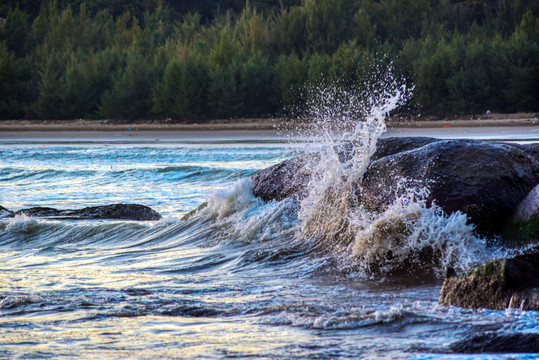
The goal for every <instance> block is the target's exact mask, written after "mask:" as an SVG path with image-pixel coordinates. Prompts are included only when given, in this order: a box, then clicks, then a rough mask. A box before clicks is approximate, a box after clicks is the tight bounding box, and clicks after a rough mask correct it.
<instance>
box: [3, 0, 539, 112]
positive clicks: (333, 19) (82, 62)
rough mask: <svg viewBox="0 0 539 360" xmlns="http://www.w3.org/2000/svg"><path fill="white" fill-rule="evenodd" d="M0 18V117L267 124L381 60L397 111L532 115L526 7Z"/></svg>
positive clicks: (359, 3) (452, 0) (150, 3)
mask: <svg viewBox="0 0 539 360" xmlns="http://www.w3.org/2000/svg"><path fill="white" fill-rule="evenodd" d="M0 17H2V18H3V19H2V21H1V23H0V44H1V46H0V62H1V64H0V77H1V78H2V84H1V85H0V87H1V90H0V92H1V95H2V98H1V99H0V104H1V105H0V106H1V108H0V110H1V111H0V117H1V118H13V117H37V118H60V119H63V118H79V117H95V116H104V117H108V118H133V119H135V118H144V117H148V116H156V117H173V118H177V119H182V120H186V121H188V120H193V119H197V121H200V120H204V119H210V118H220V117H221V118H228V117H238V116H252V117H258V116H272V115H274V114H282V113H283V110H285V113H286V111H291V110H293V109H298V108H299V107H301V104H302V103H303V102H304V101H305V100H306V99H305V98H304V94H305V93H306V90H307V89H308V87H312V86H317V85H320V84H323V83H325V82H326V83H339V84H341V85H346V86H354V87H355V88H356V89H359V90H365V89H367V88H368V87H369V86H371V85H369V84H370V83H371V80H372V79H373V78H376V75H375V74H376V73H384V71H382V70H383V69H382V67H384V66H386V65H387V64H389V63H391V64H392V67H393V69H394V71H395V72H396V76H398V77H402V78H405V79H407V82H408V84H409V85H410V86H415V91H414V97H413V99H412V101H411V102H410V103H409V104H408V105H407V106H408V109H407V111H420V112H421V113H425V114H433V115H440V116H444V115H445V116H447V115H453V114H471V113H477V112H484V111H486V110H491V111H498V112H514V111H538V110H539V45H538V44H539V20H538V18H539V3H538V2H537V1H528V0H518V1H510V0H499V1H496V2H494V1H486V0H282V1H279V2H278V1H273V0H249V1H237V0H225V1H218V0H202V1H186V0H180V1H177V0H175V1H170V0H136V1H127V0H114V1H104V0H75V1H65V0H47V1H41V2H35V1H29V0H4V1H3V2H2V3H1V4H0ZM288 115H291V116H294V113H293V111H292V112H289V113H288Z"/></svg>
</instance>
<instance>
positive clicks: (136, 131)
mask: <svg viewBox="0 0 539 360" xmlns="http://www.w3.org/2000/svg"><path fill="white" fill-rule="evenodd" d="M311 127H312V125H311V124H308V123H304V122H298V121H290V120H284V119H234V120H219V121H216V120H215V121H211V122H205V123H174V122H171V121H167V120H148V121H134V122H127V121H114V120H87V119H79V120H4V121H0V142H9V141H86V140H88V141H190V140H192V141H199V140H201V141H203V140H204V139H211V140H213V141H215V140H220V139H222V140H241V139H251V140H260V139H264V140H273V139H282V138H283V137H291V136H292V137H294V135H296V134H305V133H309V129H310V128H311ZM341 130H343V129H341ZM344 130H346V129H344ZM338 131H340V130H338ZM387 136H432V137H439V138H464V137H474V138H483V139H501V140H503V139H513V140H528V141H529V140H536V141H539V114H536V113H519V114H488V115H487V114H485V115H481V116H474V117H455V118H454V119H442V120H434V119H422V118H414V119H403V118H392V119H389V121H388V132H387Z"/></svg>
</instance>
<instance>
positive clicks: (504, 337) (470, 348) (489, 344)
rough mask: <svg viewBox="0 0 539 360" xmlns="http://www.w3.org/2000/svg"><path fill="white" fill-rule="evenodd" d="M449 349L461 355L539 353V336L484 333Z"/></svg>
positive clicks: (461, 341) (453, 344)
mask: <svg viewBox="0 0 539 360" xmlns="http://www.w3.org/2000/svg"><path fill="white" fill-rule="evenodd" d="M449 348H450V349H451V350H452V351H453V352H456V353H461V354H478V353H539V334H533V333H507V334H497V333H492V332H491V333H483V334H479V335H475V336H471V337H468V338H466V339H463V340H460V341H457V342H454V343H452V344H451V345H450V346H449Z"/></svg>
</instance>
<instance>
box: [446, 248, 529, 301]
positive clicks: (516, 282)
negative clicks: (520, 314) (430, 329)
mask: <svg viewBox="0 0 539 360" xmlns="http://www.w3.org/2000/svg"><path fill="white" fill-rule="evenodd" d="M438 302H439V303H440V304H441V305H454V306H459V307H463V308H472V309H477V308H488V309H495V310H504V309H507V308H520V309H522V310H536V311H537V310H539V252H536V253H531V254H526V255H518V256H515V257H513V258H510V259H500V260H493V261H489V262H487V263H486V264H484V265H482V266H479V267H476V268H475V269H473V270H471V271H469V272H467V273H465V274H462V275H460V276H457V275H456V274H455V273H454V271H451V270H449V271H448V272H447V275H446V278H445V281H444V284H443V286H442V290H441V291H440V298H439V301H438Z"/></svg>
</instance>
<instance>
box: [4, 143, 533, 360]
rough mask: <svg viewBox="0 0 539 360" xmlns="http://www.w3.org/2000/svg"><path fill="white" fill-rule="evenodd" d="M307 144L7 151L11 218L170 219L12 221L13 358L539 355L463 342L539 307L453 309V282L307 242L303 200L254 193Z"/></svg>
mask: <svg viewBox="0 0 539 360" xmlns="http://www.w3.org/2000/svg"><path fill="white" fill-rule="evenodd" d="M305 146H306V145H305V144H303V143H301V142H289V141H286V140H284V139H283V141H279V140H275V139H273V140H272V141H268V142H264V141H262V140H260V139H257V140H255V141H250V140H249V139H243V140H242V141H238V140H237V139H234V140H232V141H223V139H219V140H218V141H212V140H211V139H210V140H208V139H203V140H202V141H169V142H165V143H163V142H160V143H155V142H126V141H121V142H117V143H114V142H62V141H58V140H55V141H49V142H43V141H40V142H29V141H13V142H4V143H2V144H1V145H0V205H3V206H4V207H6V208H8V209H11V210H17V209H20V208H28V207H32V206H50V207H56V208H61V209H65V208H80V207H83V206H89V205H104V204H109V203H115V202H128V203H138V204H144V205H148V206H151V207H152V208H154V209H155V210H157V211H158V212H160V213H161V214H162V215H163V216H164V219H163V220H161V221H158V222H131V221H97V220H96V221H68V220H63V221H59V220H43V219H40V220H38V219H31V218H26V217H17V218H15V219H3V220H1V223H0V249H1V251H0V301H1V303H0V332H1V333H2V336H1V337H0V358H79V357H84V358H140V359H143V358H157V357H164V358H238V357H239V358H244V357H255V358H272V359H273V358H275V359H281V358H302V359H306V358H308V359H317V358H318V359H334V358H387V359H402V358H413V359H437V358H444V359H445V358H455V359H464V358H474V359H475V358H482V359H493V358H506V359H515V358H518V359H531V358H535V355H530V354H528V355H526V354H506V355H503V354H502V355H496V356H494V355H488V354H485V355H473V356H467V355H455V354H449V353H448V351H449V348H448V345H449V344H450V343H451V342H453V341H457V340H460V339H462V338H464V337H466V336H469V335H472V334H477V333H480V332H485V331H501V332H507V331H516V332H534V333H539V314H538V313H537V312H526V311H519V310H506V311H491V310H478V311H473V310H464V309H459V308H454V307H444V306H440V305H438V304H437V299H438V294H439V291H440V286H441V281H442V280H441V278H440V276H439V272H436V271H432V272H422V273H420V274H418V273H415V274H412V275H409V274H401V275H388V274H384V273H379V274H368V273H366V272H365V271H364V269H363V268H362V267H361V266H358V264H357V262H358V261H360V259H361V258H360V257H359V258H358V257H357V256H356V255H357V254H356V253H354V249H351V248H350V247H349V248H345V249H343V248H339V247H333V246H330V245H325V246H322V247H321V246H320V244H318V243H317V244H313V241H315V240H316V239H315V240H313V239H311V238H309V239H307V237H306V236H305V228H302V226H303V225H302V221H303V220H302V219H300V217H301V214H298V212H297V211H296V210H295V209H296V207H297V204H293V203H291V202H289V201H284V202H282V203H276V202H270V203H263V202H262V201H261V200H260V199H257V198H254V196H253V195H252V194H251V193H250V190H249V182H248V180H247V178H248V176H249V175H250V174H253V173H254V172H256V171H257V170H259V169H262V168H265V167H267V166H270V165H272V164H275V163H277V162H279V161H281V160H283V159H285V158H288V157H291V156H294V155H295V154H298V153H301V152H303V151H304V150H305ZM204 201H208V202H209V206H208V207H207V208H205V209H203V210H201V211H200V212H198V213H196V214H195V215H194V216H192V217H191V218H189V219H188V220H181V217H182V216H183V215H184V214H186V213H188V212H189V211H191V210H193V209H195V208H197V207H198V206H199V205H200V204H201V203H203V202H204ZM397 210H398V209H397ZM400 210H402V208H401V209H400ZM431 215H432V214H431ZM384 216H385V215H384ZM425 219H431V218H430V217H426V218H425ZM437 220H440V219H437ZM443 221H445V220H443ZM457 224H458V222H457ZM459 226H460V225H459ZM463 231H466V229H463ZM302 234H303V235H302ZM317 239H318V238H317ZM318 240H319V239H318ZM476 240H477V241H479V242H480V241H481V239H476ZM354 254H356V255H354ZM494 255H495V254H493V253H489V252H488V251H487V250H484V251H483V252H482V253H481V254H479V255H477V257H476V258H474V259H471V260H476V261H479V260H481V259H482V258H483V257H486V258H488V257H492V256H494ZM442 270H443V269H442Z"/></svg>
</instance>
